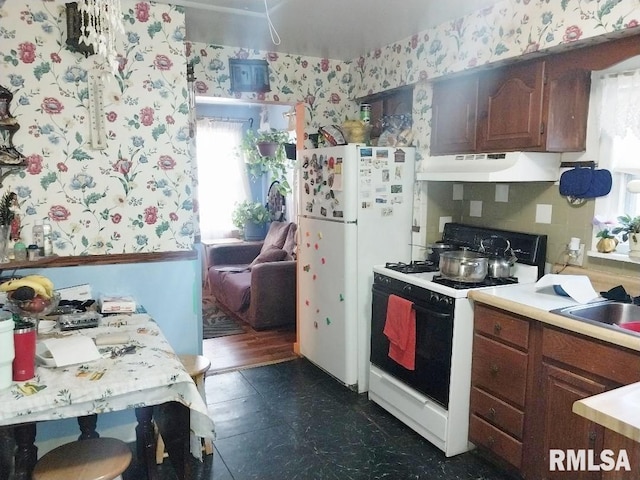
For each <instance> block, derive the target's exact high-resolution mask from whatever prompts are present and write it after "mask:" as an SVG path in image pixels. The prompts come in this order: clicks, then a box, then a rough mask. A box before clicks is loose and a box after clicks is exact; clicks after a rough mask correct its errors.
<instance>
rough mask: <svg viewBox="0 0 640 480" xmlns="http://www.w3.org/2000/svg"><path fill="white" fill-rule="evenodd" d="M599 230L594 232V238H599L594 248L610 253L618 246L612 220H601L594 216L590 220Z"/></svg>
mask: <svg viewBox="0 0 640 480" xmlns="http://www.w3.org/2000/svg"><path fill="white" fill-rule="evenodd" d="M592 223H593V224H594V225H595V226H596V227H597V228H599V229H600V230H599V231H598V233H597V234H596V238H599V240H598V242H597V243H596V250H597V251H598V252H600V253H611V252H613V251H615V249H616V247H617V246H618V239H617V238H616V236H615V234H614V232H613V228H611V226H612V225H613V222H610V221H602V220H600V219H599V218H598V217H595V218H594V219H593V222H592Z"/></svg>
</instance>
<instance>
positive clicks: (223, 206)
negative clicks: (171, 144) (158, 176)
mask: <svg viewBox="0 0 640 480" xmlns="http://www.w3.org/2000/svg"><path fill="white" fill-rule="evenodd" d="M242 125H243V123H242V122H238V121H236V122H224V121H218V120H213V119H210V118H199V119H198V121H197V142H196V152H197V159H198V161H197V162H198V185H199V188H198V201H199V203H200V233H201V236H202V241H203V242H204V243H206V241H207V240H215V239H219V238H226V237H230V236H231V234H232V231H233V230H235V229H236V227H234V226H233V224H232V223H231V213H232V212H233V209H234V207H235V203H236V202H241V201H243V200H245V199H247V198H248V197H249V180H248V176H247V171H246V166H245V164H244V159H243V157H242V155H239V154H238V147H239V145H240V144H241V142H242V135H243V130H242Z"/></svg>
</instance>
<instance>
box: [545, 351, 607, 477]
mask: <svg viewBox="0 0 640 480" xmlns="http://www.w3.org/2000/svg"><path fill="white" fill-rule="evenodd" d="M542 375H543V385H542V388H543V392H542V394H543V400H542V401H543V402H544V409H543V411H544V432H545V433H544V447H543V451H542V453H543V455H544V460H543V461H542V462H541V463H540V464H539V468H540V472H539V473H540V475H539V478H542V479H547V478H549V479H551V478H554V479H555V478H559V479H562V480H570V479H577V480H578V479H579V480H587V479H597V478H600V472H597V471H596V472H588V471H553V472H552V471H550V464H549V456H550V455H549V450H550V449H560V450H563V451H564V452H566V451H567V450H578V449H591V450H594V451H595V452H596V455H597V458H599V455H600V451H601V450H602V444H603V432H604V429H603V427H601V426H599V425H597V424H595V423H593V422H591V421H589V420H587V419H586V418H584V417H581V416H579V415H577V414H575V413H573V412H572V410H571V409H572V407H573V403H574V402H575V401H576V400H580V399H582V398H585V397H589V396H591V395H595V394H597V393H601V392H603V391H605V386H604V385H602V384H600V383H598V382H596V381H593V380H590V379H588V378H585V377H583V376H580V375H577V374H575V373H572V372H569V371H568V370H563V369H561V368H558V367H555V366H553V365H549V364H546V363H543V366H542ZM597 463H599V461H597ZM564 465H565V466H566V465H567V464H566V462H565V463H564ZM584 468H586V466H585V467H584Z"/></svg>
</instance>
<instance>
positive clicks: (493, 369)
mask: <svg viewBox="0 0 640 480" xmlns="http://www.w3.org/2000/svg"><path fill="white" fill-rule="evenodd" d="M498 370H500V369H499V368H498V365H495V364H493V365H491V366H490V367H489V372H490V373H491V376H493V377H495V376H496V375H498Z"/></svg>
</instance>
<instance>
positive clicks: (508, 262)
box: [480, 237, 518, 278]
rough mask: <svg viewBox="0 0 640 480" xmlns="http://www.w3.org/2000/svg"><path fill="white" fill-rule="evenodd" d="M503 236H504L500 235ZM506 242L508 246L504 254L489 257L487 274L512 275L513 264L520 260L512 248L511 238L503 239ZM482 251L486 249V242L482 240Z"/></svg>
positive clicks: (498, 276) (499, 276)
mask: <svg viewBox="0 0 640 480" xmlns="http://www.w3.org/2000/svg"><path fill="white" fill-rule="evenodd" d="M498 238H502V237H498ZM502 240H504V241H505V242H506V245H507V246H506V247H505V249H504V253H503V254H502V255H494V256H492V257H490V258H489V261H488V267H487V275H488V276H489V277H491V278H506V277H510V276H511V269H512V267H513V265H514V264H515V263H516V262H517V261H518V257H516V255H515V253H514V252H513V249H512V248H511V243H509V240H506V239H502ZM480 247H481V251H484V248H485V247H484V244H483V242H480Z"/></svg>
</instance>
